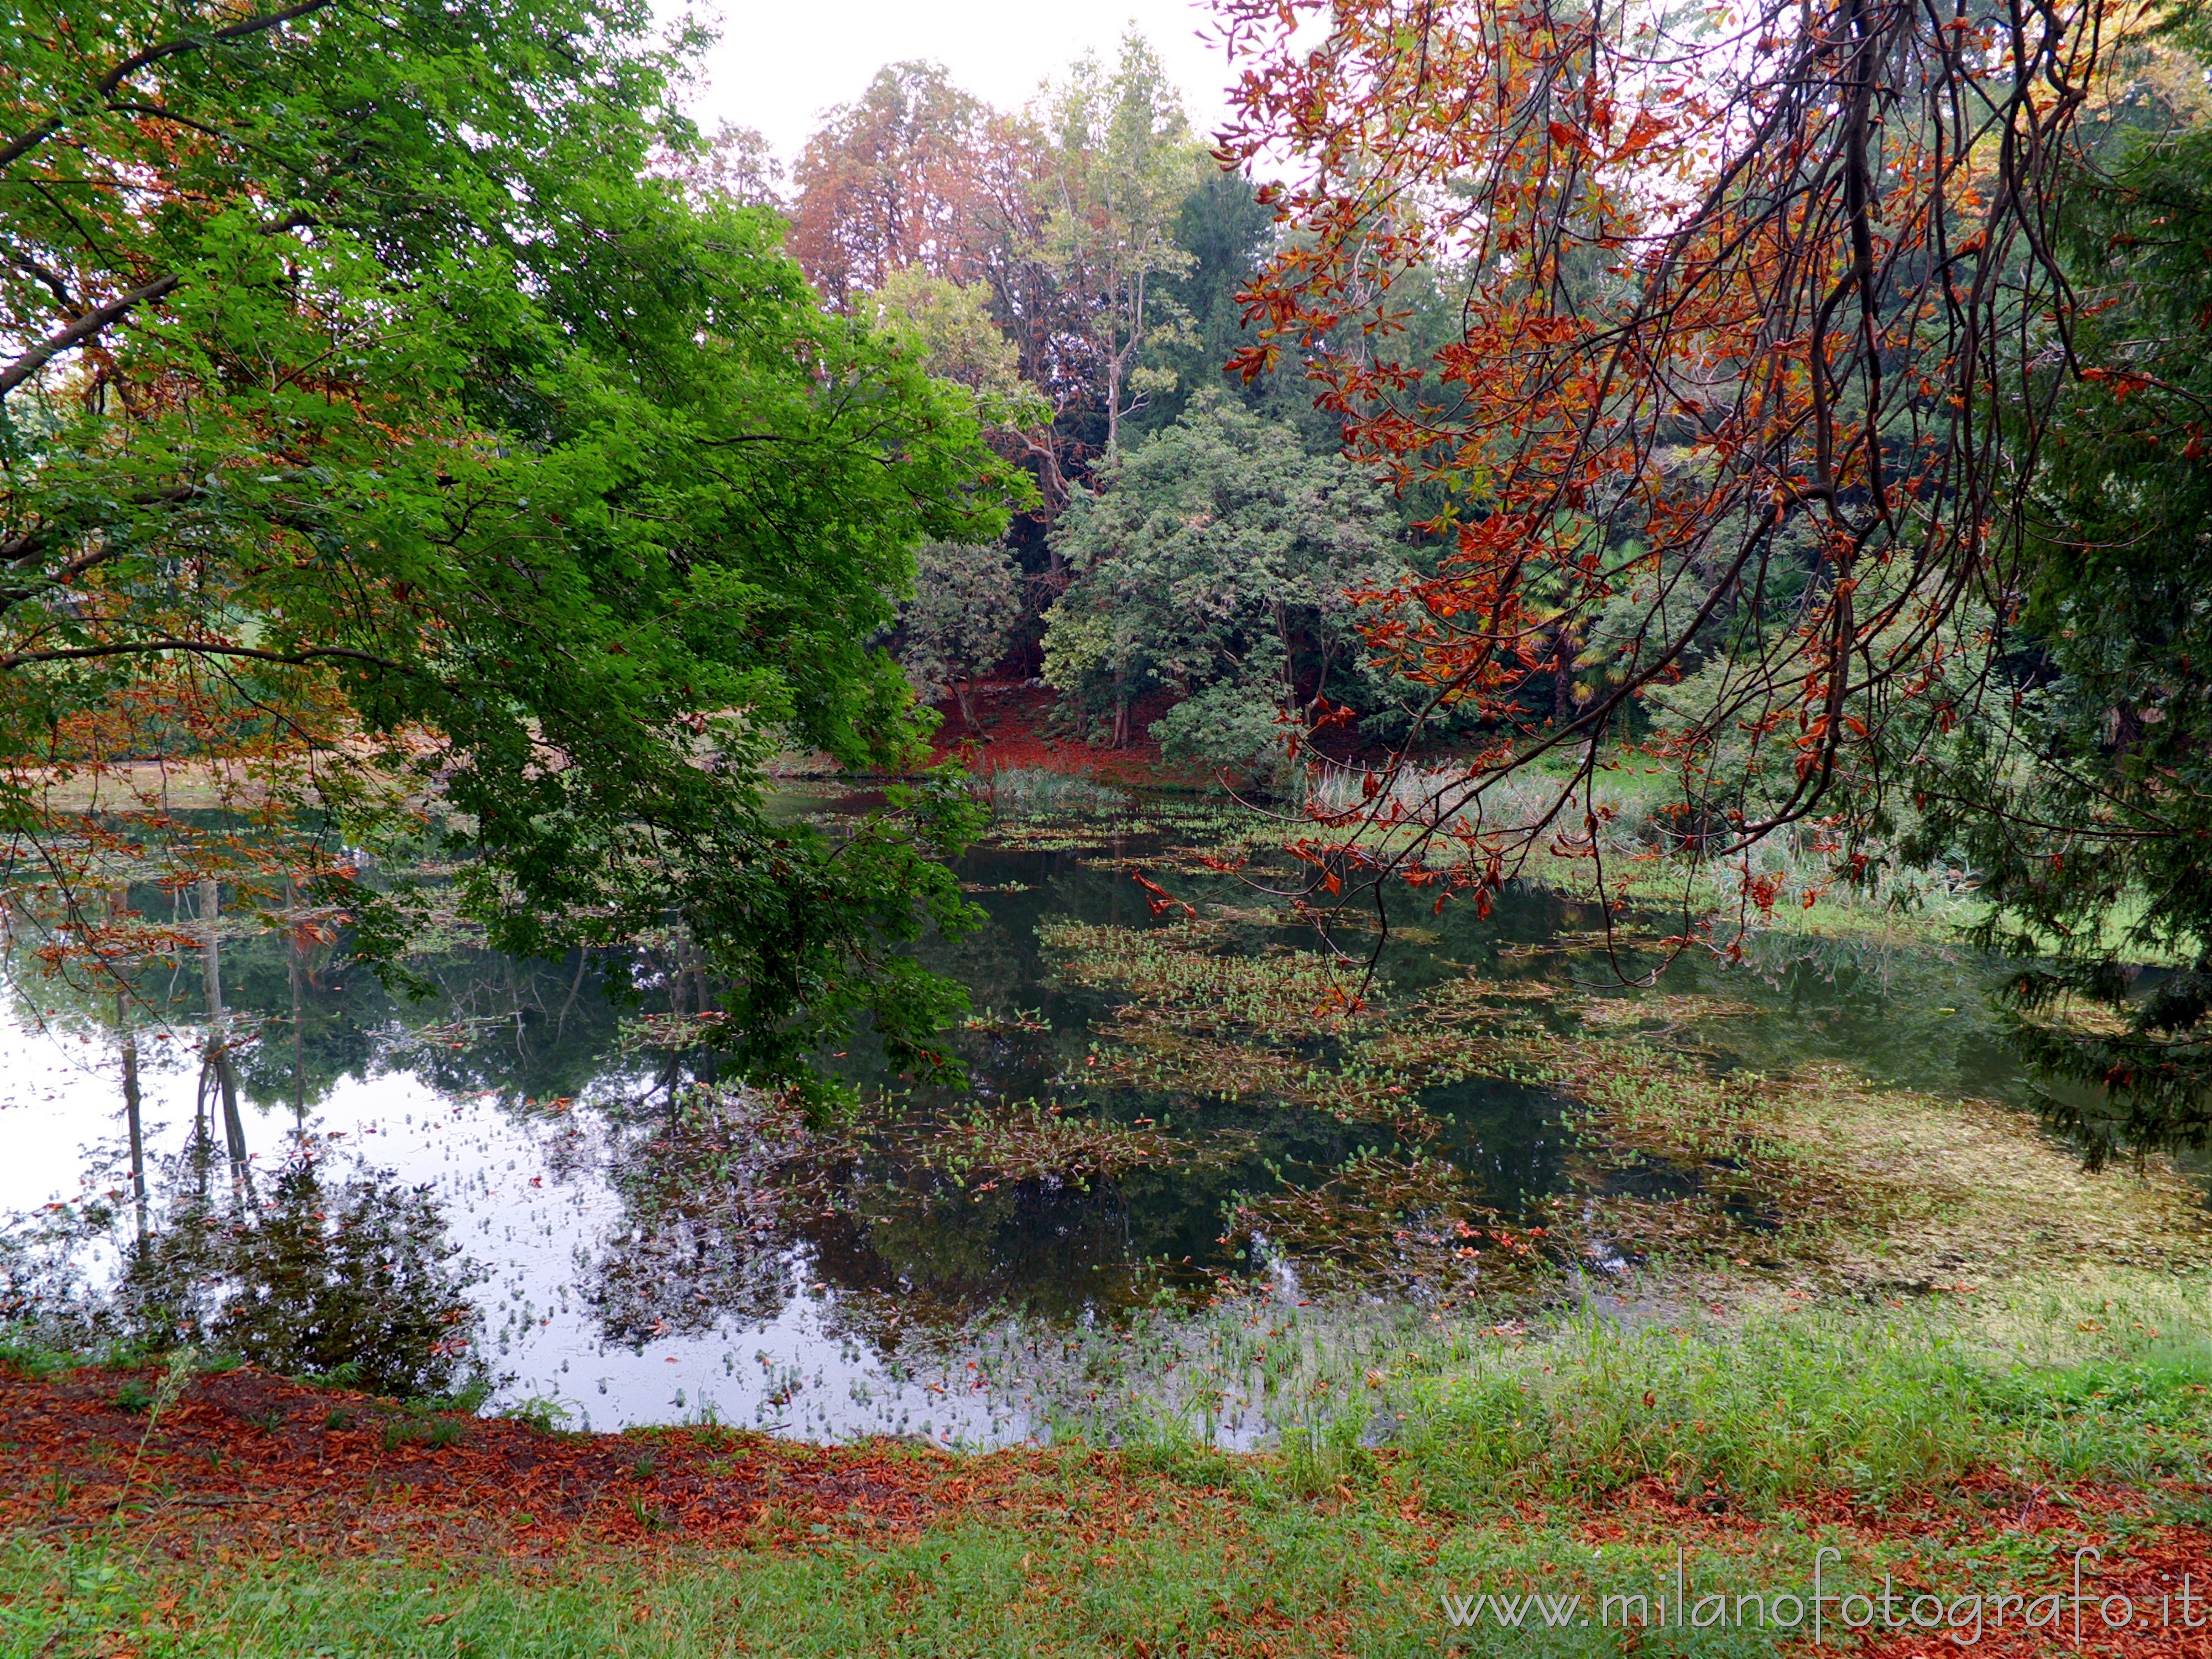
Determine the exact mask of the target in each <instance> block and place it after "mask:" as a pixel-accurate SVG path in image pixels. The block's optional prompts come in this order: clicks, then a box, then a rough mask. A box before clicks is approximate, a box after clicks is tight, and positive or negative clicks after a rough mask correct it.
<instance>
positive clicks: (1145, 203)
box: [1041, 33, 1208, 450]
mask: <svg viewBox="0 0 2212 1659" xmlns="http://www.w3.org/2000/svg"><path fill="white" fill-rule="evenodd" d="M1044 125H1045V128H1046V130H1047V131H1048V134H1049V135H1050V138H1051V142H1052V157H1051V161H1050V163H1049V166H1048V170H1047V173H1046V174H1045V178H1044V179H1043V181H1042V186H1041V188H1042V191H1043V197H1044V201H1045V204H1046V218H1045V222H1044V229H1043V234H1042V245H1043V246H1044V248H1045V250H1046V252H1047V255H1048V260H1049V263H1050V264H1051V267H1052V269H1053V270H1054V273H1055V274H1056V275H1057V276H1059V278H1060V283H1061V284H1062V286H1063V287H1065V288H1066V289H1067V290H1068V291H1069V292H1070V293H1072V294H1074V295H1079V296H1080V301H1081V307H1082V313H1083V316H1084V319H1085V321H1084V325H1083V328H1084V333H1085V337H1086V338H1087V341H1088V343H1089V346H1090V349H1091V356H1092V358H1093V360H1094V362H1095V374H1096V379H1097V396H1098V399H1099V404H1100V407H1101V410H1102V411H1103V414H1104V416H1105V424H1106V434H1105V436H1106V447H1107V448H1108V449H1109V450H1111V449H1113V448H1114V447H1115V446H1116V445H1117V444H1118V443H1119V442H1120V441H1121V422H1123V421H1124V420H1126V419H1127V418H1128V417H1129V416H1133V415H1135V414H1137V413H1139V412H1140V411H1141V410H1143V409H1144V408H1145V407H1146V404H1147V403H1148V401H1149V400H1150V399H1151V398H1153V397H1155V396H1157V395H1158V394H1160V393H1162V392H1169V391H1172V390H1173V389H1174V387H1175V385H1176V374H1175V371H1174V370H1173V369H1172V368H1169V367H1167V366H1165V365H1164V364H1162V363H1159V362H1149V361H1147V358H1148V356H1157V354H1158V348H1160V347H1162V346H1163V345H1165V344H1167V343H1171V342H1174V341H1180V340H1182V338H1184V337H1186V336H1187V335H1188V332H1189V316H1188V313H1187V312H1186V311H1185V310H1184V309H1183V307H1182V306H1181V305H1179V304H1177V303H1176V301H1175V300H1174V299H1173V298H1172V297H1171V296H1170V295H1169V294H1168V293H1166V292H1165V291H1164V289H1165V284H1166V283H1168V282H1169V281H1170V280H1171V279H1172V278H1174V277H1176V276H1182V275H1184V274H1186V273H1188V271H1189V270H1191V269H1192V267H1193V265H1194V264H1195V260H1194V256H1193V255H1192V254H1190V253H1189V252H1186V251H1185V250H1184V249H1183V248H1182V247H1181V246H1179V245H1178V244H1177V243H1176V234H1175V233H1176V220H1177V216H1178V214H1179V212H1180V210H1181V209H1182V204H1183V201H1184V199H1185V197H1188V194H1189V193H1190V191H1191V189H1192V187H1193V186H1194V185H1196V184H1197V183H1198V181H1199V179H1200V177H1201V176H1202V175H1203V173H1204V171H1205V169H1206V167H1207V165H1208V163H1207V161H1206V154H1205V151H1204V150H1203V149H1200V146H1199V144H1198V143H1197V142H1196V141H1195V140H1194V139H1193V138H1192V137H1191V136H1190V123H1189V120H1188V118H1187V117H1186V116H1185V115H1184V113H1183V110H1182V99H1181V97H1180V96H1179V95H1178V94H1176V90H1175V88H1174V87H1173V86H1172V85H1171V84H1170V82H1169V81H1168V78H1167V72H1166V70H1164V68H1163V67H1162V65H1161V64H1160V61H1159V58H1158V54H1156V53H1155V52H1153V51H1152V47H1151V46H1149V45H1147V44H1146V41H1145V40H1144V39H1143V37H1142V36H1140V35H1138V34H1134V33H1132V34H1130V35H1128V36H1127V38H1125V39H1124V40H1123V41H1122V43H1121V58H1120V61H1119V62H1118V63H1117V64H1115V68H1114V70H1113V71H1112V72H1111V73H1110V74H1109V72H1108V71H1107V70H1106V69H1105V68H1104V66H1103V64H1100V63H1099V62H1098V60H1097V58H1089V57H1086V58H1083V59H1081V60H1079V62H1078V63H1077V64H1075V65H1074V66H1073V68H1072V69H1071V70H1069V72H1068V75H1067V77H1066V80H1065V81H1063V82H1061V83H1060V85H1059V86H1058V87H1057V88H1054V91H1053V93H1052V94H1051V96H1050V98H1049V99H1048V100H1047V106H1046V108H1045V110H1044ZM1148 347H1151V348H1152V352H1150V353H1148V350H1147V348H1148Z"/></svg>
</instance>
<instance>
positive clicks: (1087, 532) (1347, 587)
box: [1045, 391, 1405, 778]
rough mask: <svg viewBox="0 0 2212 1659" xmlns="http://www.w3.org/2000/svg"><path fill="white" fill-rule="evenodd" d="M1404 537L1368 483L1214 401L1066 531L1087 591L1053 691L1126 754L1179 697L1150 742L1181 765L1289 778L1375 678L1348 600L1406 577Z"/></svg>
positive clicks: (1107, 478)
mask: <svg viewBox="0 0 2212 1659" xmlns="http://www.w3.org/2000/svg"><path fill="white" fill-rule="evenodd" d="M1396 529H1397V522H1396V519H1395V514H1394V513H1392V512H1391V510H1390V507H1389V501H1388V500H1387V499H1386V498H1385V497H1384V496H1383V494H1382V492H1381V491H1380V490H1379V489H1377V487H1376V484H1375V483H1374V482H1373V481H1372V480H1371V479H1370V478H1368V477H1365V476H1364V474H1363V473H1362V472H1361V471H1359V470H1358V468H1357V467H1354V466H1352V465H1351V464H1349V463H1348V462H1346V460H1344V459H1343V458H1341V457H1340V456H1335V455H1310V454H1308V453H1306V452H1305V449H1304V446H1303V445H1302V444H1301V443H1300V442H1299V441H1298V436H1297V432H1296V431H1295V429H1293V428H1289V427H1286V426H1282V425H1279V424H1275V423H1273V422H1267V421H1263V420H1261V418H1259V417H1258V416H1255V415H1253V414H1252V413H1250V412H1249V410H1245V409H1243V407H1241V406H1240V405H1239V404H1237V403H1236V402H1234V401H1233V400H1231V399H1229V398H1225V396H1224V394H1223V393H1221V392H1218V391H1212V392H1206V393H1205V394H1204V395H1202V396H1201V397H1200V398H1196V399H1194V401H1193V402H1192V404H1191V406H1190V407H1189V408H1188V410H1185V411H1184V414H1183V417H1182V420H1180V421H1178V422H1176V424H1175V425H1174V426H1172V427H1170V428H1168V429H1167V430H1166V431H1164V432H1163V433H1161V434H1160V435H1158V437H1157V438H1155V439H1153V440H1152V441H1151V442H1149V443H1147V444H1145V445H1143V446H1141V447H1138V448H1135V449H1132V450H1127V451H1116V452H1115V453H1113V454H1111V455H1109V457H1108V458H1107V459H1106V461H1105V464H1104V465H1103V466H1102V467H1101V468H1100V471H1099V476H1098V482H1097V489H1096V490H1095V491H1089V490H1086V491H1084V492H1081V493H1079V495H1077V496H1076V497H1075V499H1074V501H1072V502H1071V503H1070V504H1069V507H1068V510H1067V512H1066V513H1064V514H1063V515H1062V516H1061V518H1060V523H1059V525H1058V526H1057V527H1056V529H1055V531H1054V535H1055V536H1056V537H1057V538H1058V539H1059V540H1060V543H1061V544H1062V546H1063V548H1064V550H1065V552H1066V557H1067V561H1068V563H1069V565H1070V567H1071V568H1072V569H1073V573H1074V574H1073V580H1071V581H1070V582H1069V584H1068V587H1067V591H1066V592H1064V593H1063V594H1061V595H1060V599H1059V601H1058V602H1057V603H1056V604H1055V605H1054V607H1053V610H1052V614H1051V617H1050V620H1049V624H1048V628H1047V630H1046V634H1045V663H1046V669H1045V672H1046V676H1047V678H1048V679H1050V680H1051V681H1052V683H1053V684H1055V685H1057V686H1059V687H1060V688H1061V690H1063V691H1065V692H1066V693H1067V694H1069V695H1070V696H1073V698H1075V699H1077V700H1078V701H1079V703H1082V704H1085V705H1090V706H1096V707H1097V708H1101V709H1103V711H1104V712H1105V713H1106V714H1108V716H1109V720H1110V721H1111V726H1110V732H1111V740H1112V742H1113V744H1114V746H1115V747H1116V748H1120V747H1121V746H1122V745H1124V744H1127V742H1128V741H1129V739H1130V738H1131V737H1132V735H1133V729H1132V725H1131V708H1132V707H1133V704H1134V703H1135V702H1136V701H1137V699H1138V698H1139V697H1140V696H1144V695H1145V694H1146V692H1148V691H1150V690H1152V689H1154V688H1155V687H1164V688H1165V689H1167V690H1170V691H1171V692H1172V693H1173V694H1174V695H1175V696H1176V698H1177V699H1178V701H1177V703H1176V707H1175V708H1173V709H1171V710H1170V712H1169V713H1168V714H1167V715H1166V717H1165V718H1164V720H1160V721H1158V722H1157V723H1156V724H1155V725H1154V726H1153V727H1152V730H1153V732H1154V733H1155V734H1156V735H1157V736H1158V737H1159V738H1161V740H1162V742H1163V744H1164V745H1165V746H1166V747H1167V749H1168V750H1169V751H1170V754H1171V755H1173V756H1175V757H1188V758H1191V759H1194V760H1197V761H1200V762H1201V763H1206V764H1208V765H1214V766H1224V767H1227V768H1229V769H1231V770H1233V771H1234V772H1235V773H1236V774H1237V775H1238V776H1239V777H1240V778H1251V777H1254V776H1260V777H1267V778H1273V777H1275V776H1277V775H1279V774H1280V772H1281V770H1282V764H1281V763H1283V762H1284V761H1285V759H1286V758H1287V757H1288V749H1287V746H1286V743H1285V739H1286V738H1290V737H1291V736H1293V735H1294V734H1297V733H1302V732H1304V730H1305V729H1306V726H1307V724H1308V723H1309V722H1310V720H1313V719H1314V718H1315V717H1316V714H1318V713H1319V712H1320V711H1321V710H1322V708H1325V706H1326V703H1327V697H1328V693H1329V692H1330V691H1331V690H1334V692H1335V693H1336V695H1337V696H1339V697H1340V698H1341V697H1342V696H1344V695H1345V692H1346V682H1347V681H1351V682H1355V683H1356V682H1358V680H1359V679H1361V678H1363V674H1362V671H1363V669H1364V659H1365V654H1366V653H1365V649H1364V644H1363V642H1362V641H1360V639H1359V637H1358V632H1357V629H1356V628H1355V627H1354V617H1353V611H1352V602H1351V600H1350V599H1349V598H1348V597H1347V595H1348V594H1349V593H1351V592H1354V591H1357V590H1361V589H1370V588H1377V587H1388V586H1390V585H1391V584H1392V583H1393V582H1394V581H1395V580H1397V579H1398V578H1399V577H1400V576H1401V574H1403V572H1404V569H1405V564H1404V561H1403V558H1402V557H1401V556H1400V555H1399V553H1398V550H1397V549H1396V548H1395V547H1394V546H1393V545H1392V540H1391V538H1392V536H1393V533H1394V532H1395V531H1396ZM1367 689H1369V690H1374V689H1376V688H1372V687H1370V688H1367Z"/></svg>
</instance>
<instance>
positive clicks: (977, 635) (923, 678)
mask: <svg viewBox="0 0 2212 1659" xmlns="http://www.w3.org/2000/svg"><path fill="white" fill-rule="evenodd" d="M1023 609H1024V607H1023V603H1022V580H1021V572H1020V571H1019V570H1018V568H1016V567H1015V564H1014V562H1013V560H1012V558H1010V557H1008V556H1007V554H1006V549H1005V548H1003V547H1001V546H1000V545H999V544H997V543H995V542H993V543H989V544H977V543H973V542H924V543H923V544H921V552H920V554H919V555H918V556H917V557H916V559H915V576H914V597H913V598H912V599H908V601H907V602H906V603H905V604H904V605H901V606H900V607H899V628H898V659H899V661H900V663H901V664H902V665H903V666H904V667H905V669H906V672H907V678H908V679H910V680H911V681H913V682H914V689H915V692H916V693H917V694H918V695H919V696H923V697H926V698H929V699H932V700H934V699H936V698H938V697H941V696H944V695H945V693H946V692H947V691H950V692H951V694H952V696H953V700H954V701H955V702H957V704H958V705H959V708H960V719H961V720H962V722H963V724H964V725H965V726H967V727H968V729H969V731H971V732H972V731H974V730H975V680H976V678H977V676H979V675H981V674H986V673H988V672H989V671H991V669H992V668H993V666H994V665H996V664H997V662H998V660H999V659H1000V657H1002V656H1004V655H1005V654H1006V647H1007V645H1008V644H1009V643H1010V642H1011V641H1012V639H1013V635H1014V629H1016V627H1018V625H1019V624H1020V623H1021V620H1022V612H1023Z"/></svg>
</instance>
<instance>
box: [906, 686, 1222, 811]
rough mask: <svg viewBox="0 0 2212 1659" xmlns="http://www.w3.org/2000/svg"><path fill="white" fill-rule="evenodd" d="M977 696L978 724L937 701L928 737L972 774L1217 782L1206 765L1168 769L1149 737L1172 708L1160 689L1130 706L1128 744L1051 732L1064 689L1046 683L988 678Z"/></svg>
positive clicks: (939, 754) (940, 755)
mask: <svg viewBox="0 0 2212 1659" xmlns="http://www.w3.org/2000/svg"><path fill="white" fill-rule="evenodd" d="M974 701H975V720H976V724H975V727H973V728H971V727H969V726H967V725H966V724H965V723H963V721H962V720H961V718H960V710H959V708H958V706H957V704H955V703H954V702H951V700H950V699H948V700H947V701H945V702H941V703H939V704H938V705H937V711H938V713H939V714H940V715H941V716H943V719H942V720H940V722H939V725H938V728H937V731H936V732H935V733H934V734H933V736H932V738H931V739H930V747H931V750H932V751H933V758H934V759H937V760H945V759H948V758H950V759H956V760H960V761H962V762H963V763H965V765H966V766H967V768H968V769H969V771H971V772H1012V771H1021V770H1036V771H1041V772H1064V773H1066V774H1068V775H1071V776H1078V777H1086V778H1092V779H1096V780H1097V781H1099V782H1102V783H1109V784H1128V785H1137V786H1143V785H1161V784H1165V785H1169V786H1176V785H1182V786H1187V787H1196V786H1199V785H1202V784H1206V783H1210V782H1212V775H1210V774H1208V773H1207V772H1206V771H1205V770H1204V769H1202V768H1200V769H1191V768H1188V767H1175V766H1170V765H1169V764H1168V763H1166V762H1165V761H1164V760H1163V759H1162V758H1161V757H1160V746H1159V744H1158V743H1156V742H1154V741H1153V740H1152V738H1150V737H1148V736H1146V729H1147V728H1148V727H1149V726H1151V724H1152V722H1153V721H1154V720H1158V719H1159V718H1160V716H1162V715H1163V714H1166V713H1167V711H1168V710H1169V708H1171V707H1172V706H1173V700H1172V699H1171V698H1170V697H1169V696H1167V695H1166V694H1164V693H1159V692H1156V693H1154V694H1153V695H1152V696H1149V697H1146V698H1144V699H1142V700H1141V701H1139V702H1138V703H1137V704H1136V706H1135V707H1134V708H1132V709H1131V710H1130V722H1129V725H1130V731H1131V733H1132V738H1131V741H1130V744H1129V746H1128V747H1127V748H1126V749H1109V748H1106V747H1105V746H1103V744H1099V745H1093V744H1088V743H1085V741H1084V740H1083V739H1082V738H1078V737H1074V736H1072V735H1067V736H1063V735H1061V734H1060V733H1058V732H1048V731H1047V730H1046V721H1047V720H1048V717H1049V716H1050V715H1051V714H1052V713H1053V711H1054V708H1056V707H1057V706H1058V704H1059V702H1060V693H1058V692H1057V691H1054V690H1052V688H1051V687H1049V686H1035V685H1030V684H1025V683H1024V682H1023V681H1020V680H988V681H983V682H981V683H979V684H977V686H976V687H975V693H974ZM1094 729H1095V727H1094Z"/></svg>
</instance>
